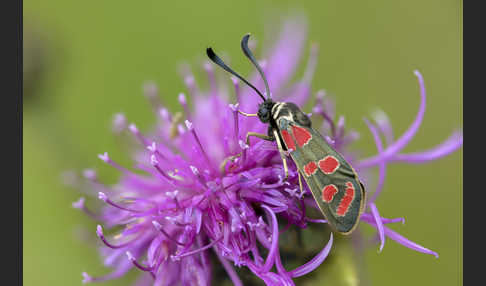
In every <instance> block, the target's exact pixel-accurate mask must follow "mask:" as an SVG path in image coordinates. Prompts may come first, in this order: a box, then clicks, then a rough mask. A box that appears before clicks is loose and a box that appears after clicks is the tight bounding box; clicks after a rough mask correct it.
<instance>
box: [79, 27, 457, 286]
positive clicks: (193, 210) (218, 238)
mask: <svg viewBox="0 0 486 286" xmlns="http://www.w3.org/2000/svg"><path fill="white" fill-rule="evenodd" d="M305 32H306V27H305V25H303V24H302V22H299V21H291V22H286V23H285V25H284V27H283V29H282V32H281V34H280V37H279V38H278V40H277V42H276V44H275V46H274V47H273V49H272V50H270V53H268V55H267V56H266V57H264V62H265V64H264V67H263V69H264V72H265V73H266V75H267V77H268V82H269V85H270V86H271V88H272V97H273V98H274V99H275V100H279V101H292V102H294V103H296V104H298V105H302V104H304V103H305V102H307V100H308V99H309V97H310V96H311V91H310V83H311V80H312V76H313V72H314V69H315V67H316V62H317V60H316V58H317V47H316V46H312V48H311V53H310V58H309V60H308V63H307V68H306V72H305V74H304V76H303V78H302V80H300V81H298V82H296V83H294V84H293V85H291V87H290V88H289V89H286V88H284V86H285V84H286V83H287V81H288V80H289V78H290V77H291V76H292V73H293V71H294V70H295V69H296V66H297V64H298V62H299V56H300V53H301V51H302V49H303V47H304V42H305V35H306V33H305ZM204 69H205V71H206V73H207V76H208V81H209V90H208V91H204V90H201V89H199V87H198V86H197V85H196V83H195V81H194V76H193V75H192V74H191V73H190V72H189V71H185V74H184V82H185V84H186V86H187V89H188V91H189V92H188V93H187V94H184V93H180V94H179V97H178V101H179V103H180V104H181V106H182V110H183V114H181V113H175V114H172V113H171V112H170V111H169V110H168V109H166V108H164V107H163V106H162V105H161V103H160V102H159V101H158V99H157V96H156V95H157V88H156V87H155V86H154V85H153V84H147V85H145V87H144V90H145V93H146V96H147V98H148V99H149V100H150V101H151V103H152V104H153V106H154V111H155V114H156V116H157V119H158V120H157V122H158V123H157V124H156V125H155V126H154V128H153V130H152V131H151V132H148V133H146V134H144V133H143V132H141V131H140V130H139V129H138V128H137V127H136V125H135V124H133V123H131V124H127V121H126V119H125V116H124V115H123V114H117V115H115V117H114V126H113V130H114V131H115V132H116V133H120V132H123V131H128V132H130V133H131V134H132V135H133V137H134V138H135V139H136V140H137V141H138V143H139V145H138V148H137V149H136V152H135V156H134V160H135V161H136V163H135V166H134V169H136V170H138V171H139V172H134V171H132V170H130V169H128V168H126V167H123V166H121V165H119V164H118V163H116V161H115V160H114V159H113V158H111V157H109V155H108V153H106V152H105V153H103V154H100V155H98V157H99V158H100V159H101V160H102V161H103V162H105V163H106V164H109V165H110V166H112V167H114V168H116V169H117V170H118V171H120V172H121V177H120V179H119V181H118V183H116V184H114V185H111V186H108V185H105V184H103V183H102V182H100V181H99V180H98V177H97V175H96V172H95V171H94V170H85V171H84V177H85V178H86V179H87V180H88V185H87V187H88V188H89V190H90V193H92V194H95V195H96V194H97V195H98V198H99V199H100V200H101V201H102V202H103V203H104V204H105V206H104V207H103V208H102V209H101V211H100V212H98V213H97V212H95V211H92V210H90V209H89V208H88V207H87V206H86V203H85V199H84V198H81V199H80V200H79V201H77V202H75V203H73V207H74V208H77V209H79V210H82V211H83V212H85V213H87V214H88V215H89V216H90V217H92V218H93V219H95V220H97V221H99V223H100V224H99V225H98V226H97V229H96V234H97V236H98V237H99V238H100V240H101V241H102V242H103V244H104V246H103V247H102V248H101V254H102V255H103V257H104V264H105V265H106V266H108V267H111V268H112V269H113V271H112V272H111V273H109V274H107V275H105V276H100V277H92V276H90V275H88V274H87V273H83V277H84V279H83V282H85V283H86V282H95V281H104V280H108V279H114V278H118V277H120V276H123V275H124V274H125V273H126V272H127V271H129V270H130V269H132V268H134V267H135V268H138V269H140V270H141V271H142V272H144V273H147V274H146V275H143V276H142V277H141V278H140V279H139V280H138V281H137V282H136V285H210V284H211V281H212V264H211V263H210V259H211V257H210V253H211V252H212V253H213V254H214V255H213V256H212V257H214V258H215V259H217V260H219V263H220V264H221V265H222V267H223V268H224V269H225V271H226V273H227V274H228V276H229V278H230V279H231V281H232V282H233V284H235V285H238V286H239V285H243V284H242V281H241V279H240V278H239V277H238V274H237V272H236V270H235V268H234V267H235V266H236V267H246V268H248V269H249V270H250V271H251V272H253V273H254V274H255V275H256V276H258V277H259V278H260V279H261V280H263V281H264V282H265V283H266V285H294V282H293V278H295V277H300V276H303V275H305V274H307V273H309V272H311V271H313V270H314V269H316V268H317V267H318V266H319V265H320V264H321V263H323V261H324V260H325V259H326V257H327V255H328V254H329V252H330V251H331V248H332V243H333V236H332V234H331V236H330V238H329V241H328V242H327V244H326V245H324V246H323V248H322V250H321V251H320V252H319V253H318V254H317V255H316V256H315V257H314V258H312V259H311V260H310V261H308V262H307V263H305V264H303V265H301V266H299V267H297V268H296V269H287V268H285V265H284V264H285V261H283V260H282V257H281V256H280V252H279V236H280V235H282V233H283V232H284V231H285V230H286V229H287V228H286V229H284V230H281V229H279V221H286V222H287V223H288V227H296V228H306V227H307V225H308V224H309V223H322V224H325V223H326V221H325V220H324V219H315V218H310V217H308V216H307V215H306V209H307V208H308V209H312V208H314V209H315V208H316V207H317V206H316V204H315V202H314V201H313V199H312V197H311V195H310V191H309V190H308V189H307V187H305V188H304V190H303V191H302V192H301V191H300V189H299V183H298V175H297V174H298V173H297V170H296V168H295V165H294V164H292V163H290V165H289V178H288V179H287V180H284V179H283V167H282V162H281V159H280V156H279V153H278V150H277V147H276V144H275V143H274V142H266V141H256V140H255V141H253V142H252V144H251V145H250V146H248V145H246V144H245V143H244V141H243V140H244V139H245V135H246V133H247V132H249V131H253V132H260V133H262V132H263V133H265V132H266V128H267V126H266V125H264V124H262V123H260V122H259V121H258V119H257V118H248V117H243V116H241V115H240V114H239V113H238V110H243V111H245V112H251V111H254V110H255V109H256V108H257V105H258V103H259V98H258V97H257V96H255V95H254V94H252V93H253V91H252V90H250V89H249V88H248V87H246V86H240V85H239V83H238V82H237V81H236V80H235V79H234V78H232V80H233V87H234V93H235V94H236V98H237V102H236V103H231V102H230V101H228V99H227V98H228V97H229V95H230V94H231V93H232V92H228V91H227V90H225V85H224V83H222V82H219V81H218V80H217V77H216V76H215V74H214V70H213V68H212V66H211V65H208V64H207V63H205V64H204ZM415 75H416V76H417V77H418V81H419V87H420V98H421V101H420V107H419V111H418V114H417V116H416V117H415V120H414V121H413V123H412V124H411V126H410V128H409V129H408V130H407V131H406V132H405V133H404V134H403V135H401V136H400V137H399V138H398V139H395V137H394V134H393V130H392V127H391V125H390V122H389V120H388V118H387V117H386V115H385V113H384V112H381V111H380V112H378V113H376V114H375V115H374V116H373V119H374V122H371V121H369V120H367V119H365V122H366V124H367V125H368V127H369V129H370V131H371V133H372V135H373V137H374V140H375V143H376V146H377V155H375V156H373V157H370V158H358V157H357V156H356V155H355V154H354V153H352V152H349V151H348V146H349V145H350V144H351V143H353V142H354V141H355V140H356V139H357V138H358V133H357V132H355V131H352V130H347V128H346V127H345V120H344V117H343V116H341V117H338V119H337V120H336V118H335V117H336V112H335V107H334V103H333V101H332V99H331V98H330V97H329V96H327V95H326V94H325V92H324V91H319V92H317V101H316V105H315V106H314V108H313V109H312V117H313V121H314V122H316V121H317V120H322V125H321V127H320V130H319V128H317V129H318V130H319V131H320V132H322V134H323V135H324V136H325V137H326V138H327V140H328V142H329V144H331V145H332V146H333V147H334V148H335V149H336V150H337V151H339V152H340V153H341V154H343V155H344V156H345V157H346V159H347V160H348V162H350V163H351V164H352V165H353V166H355V168H356V170H357V172H358V173H359V174H360V177H361V178H362V179H363V181H364V183H365V185H366V182H367V181H368V178H367V177H366V174H367V173H368V172H367V171H368V170H369V169H370V168H375V167H377V168H378V169H379V178H378V184H377V186H376V188H375V190H374V192H373V191H372V189H371V188H370V186H367V192H369V194H368V195H367V197H368V198H369V199H368V202H367V210H366V212H365V213H364V214H363V215H362V216H361V220H362V221H364V222H365V223H367V224H369V225H371V226H372V227H374V228H376V229H377V232H378V237H379V239H380V246H379V249H380V251H381V250H382V249H383V246H384V243H385V238H386V237H388V238H390V239H392V240H394V241H396V242H398V243H400V244H402V245H404V246H405V247H408V248H410V249H413V250H415V251H418V252H423V253H427V254H432V255H434V256H436V257H437V256H438V254H437V253H435V252H434V251H432V250H429V249H427V248H425V247H422V246H420V245H418V244H416V243H414V242H412V241H410V240H408V239H406V238H405V237H403V236H402V235H400V234H398V233H396V232H395V231H393V230H391V229H390V228H389V227H387V226H385V225H387V224H390V223H395V222H402V223H403V222H404V220H403V218H396V219H388V218H384V217H382V216H381V214H380V213H379V211H378V209H377V206H376V204H375V202H376V199H377V197H378V196H379V194H380V193H381V191H382V190H383V183H384V180H385V177H386V168H387V165H388V164H391V163H395V162H404V163H413V164H418V163H423V162H427V161H429V160H434V159H438V158H441V157H443V156H445V155H447V154H449V153H451V152H453V151H455V150H457V149H458V148H460V147H461V145H462V140H463V139H462V134H461V133H460V132H455V133H453V135H452V136H451V137H450V138H449V139H447V140H445V141H444V143H442V144H440V145H438V146H437V147H435V148H433V149H430V150H427V151H423V152H417V153H408V154H404V153H401V150H402V149H403V148H404V147H405V146H406V145H407V144H408V143H409V142H410V141H411V140H412V139H413V137H414V135H415V133H416V131H417V130H418V128H419V126H420V124H421V122H422V120H423V116H424V112H425V99H426V93H425V86H424V82H423V78H422V75H421V74H420V73H419V72H418V71H415ZM250 81H251V82H252V83H254V84H255V86H256V87H257V88H259V89H263V82H262V81H261V79H260V78H259V77H258V75H257V74H255V75H254V76H252V77H251V80H250ZM190 101H192V102H193V106H194V107H195V108H194V109H193V110H191V109H190V108H189V106H188V104H187V103H188V102H190ZM382 137H383V138H384V139H385V142H384V143H383V142H382V141H381V138H382ZM240 152H242V156H241V157H237V158H233V160H228V161H227V164H226V165H224V164H223V165H222V162H223V161H224V160H225V159H226V158H228V157H230V156H233V155H235V154H238V153H240ZM221 166H223V167H224V168H223V169H221ZM93 191H94V192H93ZM105 229H107V230H109V229H117V231H115V233H111V232H108V233H105ZM262 249H264V251H263V252H264V253H265V254H264V253H262Z"/></svg>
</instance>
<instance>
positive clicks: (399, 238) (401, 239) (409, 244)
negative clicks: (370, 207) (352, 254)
mask: <svg viewBox="0 0 486 286" xmlns="http://www.w3.org/2000/svg"><path fill="white" fill-rule="evenodd" d="M366 222H367V223H369V224H370V225H372V226H374V227H377V226H376V223H375V222H374V221H373V222H371V221H370V222H368V221H366ZM383 229H384V231H385V235H386V236H388V237H389V238H391V239H393V240H394V241H396V242H398V243H400V244H401V245H403V246H405V247H407V248H410V249H412V250H415V251H418V252H422V253H425V254H431V255H434V256H435V257H436V258H439V254H437V252H434V251H432V250H430V249H427V248H425V247H423V246H421V245H418V244H416V243H415V242H413V241H410V240H408V239H406V238H405V237H403V236H402V235H400V234H398V233H397V232H395V231H393V230H391V229H389V228H388V227H386V226H385V227H383Z"/></svg>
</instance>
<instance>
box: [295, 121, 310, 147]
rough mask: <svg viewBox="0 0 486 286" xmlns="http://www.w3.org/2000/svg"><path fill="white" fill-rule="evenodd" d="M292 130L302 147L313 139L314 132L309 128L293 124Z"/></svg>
mask: <svg viewBox="0 0 486 286" xmlns="http://www.w3.org/2000/svg"><path fill="white" fill-rule="evenodd" d="M292 132H293V133H294V136H295V140H296V141H297V144H299V146H300V147H303V146H304V145H305V144H307V143H309V141H310V140H311V139H312V134H311V133H310V132H309V130H307V129H305V128H303V127H300V126H295V125H293V126H292Z"/></svg>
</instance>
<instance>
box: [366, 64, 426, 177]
mask: <svg viewBox="0 0 486 286" xmlns="http://www.w3.org/2000/svg"><path fill="white" fill-rule="evenodd" d="M414 73H415V75H416V76H417V78H418V81H419V86H420V97H421V100H420V107H419V111H418V113H417V116H416V117H415V120H414V121H413V123H412V124H411V125H410V127H409V128H408V130H407V131H405V133H403V135H402V136H401V137H400V138H399V139H398V140H397V141H395V143H393V144H391V145H390V146H388V148H386V150H385V151H384V152H383V153H381V154H378V155H377V156H374V157H371V158H367V159H364V160H362V161H361V162H359V164H358V165H359V167H360V168H365V167H371V166H374V165H376V164H378V163H379V162H382V161H384V160H387V159H388V158H390V157H392V156H393V155H395V154H397V153H398V152H400V150H402V149H403V148H404V147H405V146H406V145H407V144H408V142H410V140H412V138H413V136H414V135H415V133H416V132H417V130H418V129H419V127H420V124H422V120H423V118H424V113H425V98H426V94H425V85H424V79H423V77H422V75H421V74H420V72H419V71H417V70H415V71H414Z"/></svg>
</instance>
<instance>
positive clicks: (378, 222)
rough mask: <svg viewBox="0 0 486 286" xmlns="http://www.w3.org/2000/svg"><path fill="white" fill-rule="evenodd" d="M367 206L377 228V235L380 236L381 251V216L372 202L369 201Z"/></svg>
mask: <svg viewBox="0 0 486 286" xmlns="http://www.w3.org/2000/svg"><path fill="white" fill-rule="evenodd" d="M369 207H370V210H371V214H372V215H373V218H374V219H375V223H376V229H378V236H379V237H380V252H381V251H382V250H383V247H384V246H385V231H384V230H383V222H382V221H381V216H380V213H379V212H378V209H377V208H376V205H375V204H374V203H370V204H369Z"/></svg>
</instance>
